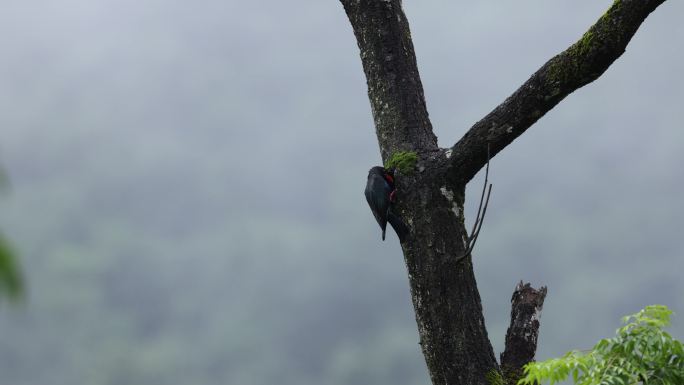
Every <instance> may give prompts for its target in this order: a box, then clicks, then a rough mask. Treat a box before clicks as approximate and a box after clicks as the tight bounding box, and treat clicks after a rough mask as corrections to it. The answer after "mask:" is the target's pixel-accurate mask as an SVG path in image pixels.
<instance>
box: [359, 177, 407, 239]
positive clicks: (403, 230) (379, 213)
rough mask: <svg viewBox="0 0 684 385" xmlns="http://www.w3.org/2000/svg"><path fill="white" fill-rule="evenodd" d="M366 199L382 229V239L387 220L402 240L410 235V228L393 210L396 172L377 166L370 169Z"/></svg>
mask: <svg viewBox="0 0 684 385" xmlns="http://www.w3.org/2000/svg"><path fill="white" fill-rule="evenodd" d="M365 194H366V201H368V205H369V206H370V208H371V211H372V212H373V216H375V219H376V220H377V221H378V224H379V225H380V228H381V229H382V240H383V241H384V240H385V228H387V222H389V223H390V225H392V228H394V231H395V232H396V233H397V235H398V236H399V240H400V241H402V242H403V241H404V238H405V237H406V236H407V235H408V233H409V229H408V227H407V226H406V225H405V224H404V222H403V221H402V220H401V218H399V217H398V216H397V215H396V214H394V213H393V212H392V204H393V203H394V201H395V199H396V190H395V188H394V172H393V171H387V170H385V169H384V168H382V167H380V166H375V167H373V168H371V169H370V171H368V181H367V182H366V191H365Z"/></svg>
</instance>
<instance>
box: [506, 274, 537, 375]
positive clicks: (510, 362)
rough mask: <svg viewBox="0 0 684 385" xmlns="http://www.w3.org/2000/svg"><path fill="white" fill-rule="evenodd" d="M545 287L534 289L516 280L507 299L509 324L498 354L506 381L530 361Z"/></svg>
mask: <svg viewBox="0 0 684 385" xmlns="http://www.w3.org/2000/svg"><path fill="white" fill-rule="evenodd" d="M545 298H546V287H545V286H542V287H541V288H540V289H539V290H537V289H534V288H533V287H532V286H530V284H529V283H526V284H523V282H522V281H520V283H518V285H517V286H516V288H515V291H514V292H513V297H512V298H511V325H510V326H509V327H508V331H507V332H506V347H505V350H504V352H503V353H501V371H502V372H503V375H504V378H505V379H506V382H507V383H508V384H516V383H517V382H518V380H519V379H520V378H521V377H522V368H523V366H524V365H525V364H527V363H529V362H532V361H534V355H535V352H536V351H537V337H538V336H539V319H540V317H541V311H542V307H543V306H544V299H545Z"/></svg>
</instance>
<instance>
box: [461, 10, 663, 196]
mask: <svg viewBox="0 0 684 385" xmlns="http://www.w3.org/2000/svg"><path fill="white" fill-rule="evenodd" d="M663 2H665V0H615V2H614V3H613V5H612V6H611V7H610V9H608V11H607V12H606V13H605V14H604V15H603V16H601V18H599V20H598V21H597V22H596V24H594V25H593V26H592V27H591V28H589V30H588V31H587V32H586V33H585V34H584V35H583V36H582V38H581V39H580V40H578V41H577V42H576V43H575V44H573V45H572V46H570V48H568V49H566V50H565V51H564V52H562V53H560V54H558V55H556V56H555V57H553V58H552V59H551V60H549V61H548V62H546V64H544V65H543V66H542V67H541V68H540V69H539V70H538V71H537V72H535V73H534V74H533V75H532V77H531V78H530V79H529V80H527V82H525V84H523V85H522V86H521V87H520V88H518V90H517V91H515V92H514V93H513V94H512V95H511V96H509V97H508V98H507V99H506V100H505V101H504V102H503V103H501V104H500V105H499V106H498V107H496V108H495V109H494V110H493V111H492V112H490V113H489V114H488V115H487V116H485V117H484V118H483V119H482V120H480V121H479V122H477V123H475V125H474V126H473V127H471V128H470V130H468V132H467V133H466V134H465V135H464V136H463V137H462V138H461V139H460V140H459V141H458V143H456V144H455V145H454V146H453V147H452V149H451V150H452V151H451V153H452V154H453V156H452V157H451V169H452V170H453V173H454V174H455V175H456V178H457V180H459V181H460V182H462V183H467V182H468V181H469V180H470V179H472V178H473V177H474V176H475V174H477V172H478V171H479V170H480V169H481V168H482V167H483V166H484V165H485V164H486V163H487V145H488V144H489V146H490V151H491V156H492V157H494V155H496V154H497V153H498V152H499V151H501V150H503V149H504V148H505V147H506V146H507V145H509V144H510V143H511V142H512V141H513V140H514V139H515V138H517V137H518V136H520V135H521V134H522V133H523V132H525V130H527V129H528V128H529V127H530V126H532V125H533V124H534V123H535V122H536V121H537V120H539V118H541V117H542V116H544V114H546V113H547V112H548V111H549V110H551V109H552V108H553V107H554V106H555V105H556V104H558V103H559V102H560V101H561V100H563V99H564V98H565V97H566V96H568V95H569V94H571V93H572V92H573V91H575V90H577V89H578V88H580V87H582V86H584V85H586V84H588V83H591V82H592V81H594V80H596V79H597V78H598V77H599V76H601V74H603V73H604V72H605V71H606V70H607V69H608V67H609V66H610V65H611V64H612V63H613V62H614V61H615V60H616V59H617V58H619V57H620V56H621V55H622V53H623V52H625V48H626V47H627V43H629V41H630V39H631V38H632V36H634V33H636V31H637V29H638V28H639V26H640V25H641V23H642V22H643V21H644V20H645V19H646V17H647V16H648V15H649V14H650V13H651V12H653V11H654V10H655V9H656V8H657V7H658V6H659V5H660V4H662V3H663Z"/></svg>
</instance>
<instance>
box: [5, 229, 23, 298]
mask: <svg viewBox="0 0 684 385" xmlns="http://www.w3.org/2000/svg"><path fill="white" fill-rule="evenodd" d="M22 291H23V283H22V278H21V274H19V269H18V267H17V264H16V262H15V258H14V254H13V253H12V249H11V248H10V246H9V244H8V243H7V241H6V240H5V238H4V237H3V236H2V234H0V295H4V296H7V297H8V298H9V299H11V300H16V299H19V298H20V297H21V294H22Z"/></svg>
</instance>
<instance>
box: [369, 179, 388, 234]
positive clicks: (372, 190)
mask: <svg viewBox="0 0 684 385" xmlns="http://www.w3.org/2000/svg"><path fill="white" fill-rule="evenodd" d="M364 193H365V195H366V201H367V202H368V205H369V206H370V207H371V210H372V211H373V215H375V219H376V220H377V221H378V223H379V224H380V226H381V227H383V228H384V226H385V225H386V224H387V210H389V203H390V202H389V196H388V194H389V192H388V186H387V182H386V181H385V180H384V179H383V178H382V177H381V176H379V175H371V176H370V177H368V184H367V185H366V191H365V192H364ZM381 215H384V218H383V217H382V216H381Z"/></svg>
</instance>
